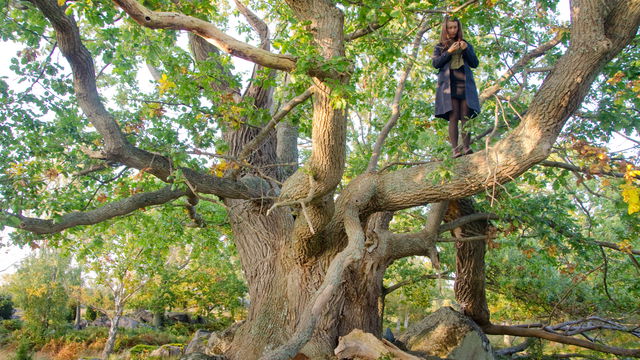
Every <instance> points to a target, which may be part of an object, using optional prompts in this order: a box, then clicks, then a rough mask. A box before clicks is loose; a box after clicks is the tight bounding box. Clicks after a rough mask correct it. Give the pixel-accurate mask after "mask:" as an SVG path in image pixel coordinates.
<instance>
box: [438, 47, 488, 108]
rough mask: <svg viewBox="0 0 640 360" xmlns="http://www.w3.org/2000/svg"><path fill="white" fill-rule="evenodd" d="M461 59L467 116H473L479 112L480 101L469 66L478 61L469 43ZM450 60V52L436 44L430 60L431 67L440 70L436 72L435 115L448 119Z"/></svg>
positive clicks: (476, 64) (474, 64)
mask: <svg viewBox="0 0 640 360" xmlns="http://www.w3.org/2000/svg"><path fill="white" fill-rule="evenodd" d="M462 59H463V60H464V73H465V75H466V79H465V84H464V85H465V86H464V91H465V97H466V99H467V106H468V107H469V110H470V111H469V114H470V116H469V117H472V118H473V117H476V116H477V115H478V113H480V101H479V100H478V89H477V88H476V82H475V81H474V80H473V74H472V73H471V68H476V67H478V64H479V63H478V57H477V56H476V53H475V52H474V51H473V46H471V44H469V43H467V48H466V49H465V50H463V51H462ZM450 61H451V54H449V52H447V51H444V47H443V46H442V45H436V48H435V50H434V51H433V60H432V61H431V63H432V64H433V67H435V68H436V69H440V72H438V90H437V91H436V116H437V117H439V118H443V119H448V116H447V113H448V112H449V111H451V77H450V76H449V71H450V70H449V65H450Z"/></svg>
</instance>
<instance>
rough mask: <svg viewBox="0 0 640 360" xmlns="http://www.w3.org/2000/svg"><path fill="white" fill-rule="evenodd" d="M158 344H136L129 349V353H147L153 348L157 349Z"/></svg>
mask: <svg viewBox="0 0 640 360" xmlns="http://www.w3.org/2000/svg"><path fill="white" fill-rule="evenodd" d="M158 347H159V346H157V345H147V344H138V345H136V346H134V347H132V348H131V349H129V354H131V355H141V354H148V353H150V352H152V351H153V350H155V349H157V348H158Z"/></svg>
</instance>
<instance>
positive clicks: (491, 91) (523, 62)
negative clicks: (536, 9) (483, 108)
mask: <svg viewBox="0 0 640 360" xmlns="http://www.w3.org/2000/svg"><path fill="white" fill-rule="evenodd" d="M561 40H562V32H561V31H558V32H556V35H555V36H554V37H553V39H551V40H549V41H547V42H546V43H544V44H541V45H540V46H538V47H537V48H535V49H533V50H531V51H529V52H528V53H526V54H525V55H524V56H523V57H521V58H520V60H518V62H516V63H515V64H514V65H513V66H511V67H510V68H509V70H507V71H506V72H505V73H504V74H502V76H500V78H498V80H496V82H495V83H494V84H493V85H491V86H489V87H488V88H486V89H484V90H483V91H482V92H481V93H480V96H479V100H480V103H481V104H482V103H483V102H485V101H486V100H487V99H488V98H490V97H491V96H493V95H495V94H497V93H498V91H500V89H502V84H503V83H504V82H505V81H507V80H509V79H511V78H512V77H513V76H514V75H515V74H516V73H517V72H519V71H520V70H522V69H524V67H525V66H527V63H529V61H531V60H533V59H535V58H537V57H540V56H542V55H544V54H545V53H546V52H547V51H549V50H551V49H552V48H554V47H555V46H556V45H558V44H559V43H560V41H561Z"/></svg>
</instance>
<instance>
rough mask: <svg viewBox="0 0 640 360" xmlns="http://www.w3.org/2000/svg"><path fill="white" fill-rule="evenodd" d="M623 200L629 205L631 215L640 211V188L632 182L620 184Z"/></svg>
mask: <svg viewBox="0 0 640 360" xmlns="http://www.w3.org/2000/svg"><path fill="white" fill-rule="evenodd" d="M620 189H621V190H622V200H623V201H624V202H625V203H627V204H628V205H629V208H628V210H627V212H628V213H629V215H631V214H633V213H636V212H638V211H640V189H639V188H638V187H637V186H634V185H632V184H628V183H627V184H622V185H620Z"/></svg>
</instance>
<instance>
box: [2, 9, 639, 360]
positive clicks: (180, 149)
mask: <svg viewBox="0 0 640 360" xmlns="http://www.w3.org/2000/svg"><path fill="white" fill-rule="evenodd" d="M500 3H502V4H500V5H498V4H494V2H490V1H486V2H478V1H468V2H466V3H462V2H452V3H448V2H429V1H425V2H417V1H372V2H358V1H348V0H346V1H339V2H334V1H330V0H286V1H284V2H276V1H274V2H258V3H256V4H252V5H253V6H254V10H255V9H256V8H257V10H260V11H259V12H253V11H252V10H251V9H250V8H249V7H247V6H246V5H245V4H242V3H241V2H240V1H239V0H236V1H235V7H236V9H237V11H238V12H239V13H240V14H242V15H243V17H244V19H245V20H246V23H247V24H249V25H250V26H251V28H252V29H253V31H254V32H253V33H248V34H257V37H256V39H255V40H252V39H251V37H255V35H247V37H248V39H247V40H246V41H240V40H237V39H235V38H233V37H231V36H230V35H228V34H227V33H225V31H223V30H222V29H224V28H225V27H226V25H225V24H227V20H226V16H227V15H228V13H229V10H228V9H227V8H226V7H225V6H224V5H220V4H217V3H215V2H212V3H208V2H199V1H185V2H180V1H173V2H169V1H166V2H165V1H149V2H138V1H136V0H114V1H113V3H107V2H103V1H100V2H93V3H92V2H90V1H87V2H67V3H65V2H64V1H57V2H56V1H52V0H31V1H29V2H28V3H17V4H16V3H13V4H11V6H12V7H13V9H14V10H12V12H11V13H10V14H8V15H6V19H5V22H6V23H7V29H6V30H5V31H4V34H5V35H4V36H5V37H6V38H9V39H12V40H16V41H23V42H25V43H26V44H27V45H28V48H27V49H25V50H24V51H23V52H21V54H20V55H21V58H22V60H23V63H22V65H24V66H22V65H19V63H18V61H16V62H15V63H14V65H12V66H13V68H14V69H15V70H16V71H17V72H20V71H22V74H23V76H25V77H26V78H29V79H31V80H32V85H31V87H30V88H29V89H27V90H26V91H24V94H25V95H20V96H18V95H16V94H17V93H16V92H10V91H8V90H7V89H9V88H11V87H10V86H9V85H8V84H6V83H5V84H4V85H5V91H4V96H5V98H6V99H9V98H11V97H12V96H13V98H12V101H7V102H5V108H4V110H3V111H5V116H7V121H6V122H5V125H3V131H6V132H7V134H9V135H10V136H8V137H7V141H6V142H5V143H4V144H3V146H4V148H3V152H4V154H3V155H4V156H6V158H7V159H11V162H7V165H6V166H5V167H4V170H5V180H6V182H5V183H4V184H3V191H4V194H3V197H4V198H3V201H4V202H5V203H6V204H7V206H4V205H3V208H6V210H3V215H2V219H3V222H4V223H5V224H6V225H9V226H13V227H15V228H17V229H21V230H22V231H21V232H20V234H21V235H20V236H22V237H23V239H27V240H33V239H38V238H39V236H42V235H44V234H55V233H60V232H63V231H65V230H66V229H72V228H74V227H78V226H84V225H92V224H96V223H99V222H103V221H108V220H109V219H112V218H115V217H118V216H123V215H127V214H131V213H134V212H136V211H139V210H141V209H144V208H147V207H150V206H156V205H161V204H169V203H178V204H181V205H183V206H185V208H186V209H187V213H186V214H185V217H186V216H189V217H191V218H192V219H193V224H194V225H195V226H202V225H203V219H202V218H201V217H200V216H199V214H198V212H197V209H198V202H199V201H214V202H215V201H218V199H219V200H220V201H221V202H222V203H223V204H224V206H225V207H226V210H227V213H228V219H229V222H230V224H231V227H232V229H233V241H234V242H235V244H236V247H237V250H238V253H239V256H240V259H241V263H242V267H243V270H244V274H245V277H246V281H247V284H248V288H249V296H250V305H249V310H248V318H247V320H246V322H245V323H244V324H243V325H242V326H241V327H240V329H239V330H238V331H237V333H236V334H235V337H234V342H233V345H232V347H231V349H230V350H229V351H228V353H227V354H226V355H228V356H229V358H231V359H257V358H261V357H263V358H268V359H285V358H290V357H293V356H294V355H296V354H297V353H303V354H304V355H306V356H308V357H309V358H314V359H317V358H323V357H326V356H329V355H330V354H332V353H333V349H334V348H335V346H336V345H337V341H338V337H339V336H340V335H344V334H346V333H348V332H350V331H351V330H352V329H355V328H359V329H363V330H365V331H368V332H372V333H374V334H380V332H381V329H380V324H381V322H380V311H379V299H380V298H381V295H382V292H383V287H382V278H383V275H384V272H385V270H386V269H387V267H388V266H389V265H390V264H391V263H392V262H393V261H395V260H398V259H401V258H404V257H409V256H414V255H428V256H430V257H431V258H432V260H433V261H434V263H436V262H437V251H436V247H435V241H436V238H437V235H438V234H439V233H441V232H444V231H446V230H449V229H451V228H454V226H453V225H450V226H448V227H447V226H441V222H442V220H443V217H444V218H446V219H447V220H452V221H455V219H456V218H459V217H460V216H463V215H469V216H470V217H467V218H466V220H464V218H462V220H461V221H459V222H458V223H456V224H455V227H462V229H465V228H464V225H465V221H474V220H478V217H475V218H474V217H473V216H472V215H473V211H469V212H464V211H462V212H460V211H458V212H457V213H456V211H454V209H452V208H451V207H450V208H449V212H448V213H447V216H445V211H446V210H447V202H452V201H458V200H460V202H458V204H462V205H464V204H467V205H469V201H470V200H468V199H467V200H461V199H465V198H468V197H470V196H472V195H474V194H477V193H479V192H482V191H484V190H486V189H494V188H496V186H499V185H500V184H504V183H506V182H509V181H512V180H513V179H515V178H517V177H518V176H519V175H521V174H523V173H524V172H526V171H527V170H528V169H530V168H531V167H532V166H534V165H535V164H537V163H539V162H541V161H543V160H545V159H546V158H547V156H548V155H549V154H550V152H551V151H552V147H553V145H554V143H555V142H556V139H557V138H558V136H559V134H560V132H561V130H562V128H563V126H564V125H565V123H566V122H567V120H568V119H569V118H570V116H572V114H574V112H575V111H576V110H577V109H579V107H580V106H581V103H582V102H583V100H584V98H585V96H586V95H587V94H588V92H589V91H590V89H591V86H592V83H593V82H594V80H595V79H596V77H597V76H598V75H599V74H600V73H601V71H602V69H603V67H604V66H605V65H606V64H608V63H609V62H610V61H611V60H612V59H614V58H616V56H618V55H619V54H620V53H621V52H622V51H624V49H625V47H626V46H627V45H629V44H630V43H631V42H632V41H633V40H634V39H635V37H636V33H637V30H638V25H639V24H640V1H638V0H613V1H606V2H605V1H600V0H575V1H572V2H571V23H570V26H569V27H568V28H561V27H557V28H555V31H554V32H549V31H546V29H545V27H549V28H551V27H552V26H557V25H558V24H555V23H554V22H553V21H552V19H550V18H549V17H548V14H550V13H553V11H552V9H554V8H555V6H556V4H555V2H553V1H538V2H535V4H530V5H527V4H520V3H519V2H513V3H512V2H510V1H506V2H500ZM15 9H19V10H15ZM168 10H173V12H165V11H168ZM18 11H19V12H18ZM446 12H449V13H456V14H458V15H459V16H462V17H463V21H464V22H465V23H467V24H471V25H472V26H471V27H470V29H468V32H467V37H468V38H469V39H470V41H474V42H475V43H476V45H477V48H478V49H479V50H480V51H479V52H480V55H481V61H483V57H484V59H486V61H485V68H484V69H482V71H483V72H482V75H481V76H480V79H481V80H482V83H483V84H484V85H483V86H481V92H482V93H481V96H480V97H481V101H483V102H485V101H486V102H488V101H490V100H488V99H496V101H500V98H499V97H498V96H497V95H498V93H499V92H500V91H501V90H502V89H503V87H505V86H510V87H511V89H512V90H513V89H517V87H513V84H511V85H509V84H510V83H509V81H510V80H511V79H513V78H514V75H516V74H517V73H519V72H523V71H524V72H527V71H529V70H528V69H527V66H528V64H529V62H530V61H532V60H533V59H536V58H540V57H541V56H546V55H545V54H546V53H547V52H548V51H550V50H551V49H554V47H556V46H557V45H558V44H559V43H561V42H562V41H564V42H563V44H565V45H566V47H565V48H564V49H557V48H556V49H555V50H554V51H555V52H554V54H553V55H549V56H547V57H545V61H544V62H543V65H546V67H547V69H546V72H545V74H547V75H546V77H544V79H543V80H541V81H540V82H539V83H538V84H536V85H535V86H533V87H534V89H533V90H532V86H528V87H525V89H524V91H525V92H526V93H527V96H529V97H528V98H527V99H525V100H522V103H521V104H523V105H522V108H521V111H520V114H519V115H517V116H516V115H513V116H512V118H510V119H509V120H508V121H507V122H509V123H511V124H515V125H514V126H513V128H512V129H508V130H506V131H505V130H504V129H500V130H499V129H498V127H497V126H495V127H494V131H493V132H491V139H490V141H486V142H485V141H482V142H483V143H484V144H480V145H475V146H476V147H477V150H478V151H477V152H476V153H474V154H472V155H468V156H464V157H462V158H458V159H448V152H446V153H445V152H444V151H443V145H442V144H443V143H444V142H443V140H442V139H441V138H440V139H439V140H436V138H437V136H435V134H433V135H432V136H431V137H430V138H429V139H430V140H431V141H432V144H430V145H429V144H428V143H427V145H425V147H426V149H427V151H423V152H420V151H414V153H413V154H404V155H403V154H402V151H395V150H388V149H386V148H388V147H394V146H396V147H399V148H401V149H402V146H400V145H399V144H398V143H397V142H396V143H394V144H395V145H393V146H390V145H387V146H386V147H385V142H387V143H388V142H389V141H392V139H389V141H387V138H388V137H389V135H390V134H394V132H393V131H394V127H396V126H400V124H399V123H403V122H405V123H406V122H414V121H416V120H415V119H418V120H417V121H418V122H420V121H422V122H423V123H425V124H426V123H428V121H429V116H431V114H432V110H430V109H428V104H429V103H430V102H432V101H433V94H434V92H433V89H434V87H435V84H434V83H433V81H434V77H433V76H429V74H430V72H432V71H433V70H432V69H430V68H429V63H430V59H429V56H430V51H431V48H432V45H433V44H434V42H433V40H431V42H430V43H429V44H426V45H425V44H423V41H424V38H425V37H426V36H430V37H431V38H432V39H435V38H436V37H437V31H438V27H439V23H440V21H441V19H442V14H443V13H446ZM257 13H259V14H263V15H261V16H258V15H257ZM7 19H8V20H7ZM510 19H515V20H513V22H512V23H510V22H509V21H510ZM134 21H135V23H134ZM492 21H495V22H496V24H498V23H499V24H500V26H494V24H493V23H492ZM136 23H137V24H136ZM474 23H476V24H477V25H474ZM515 23H517V24H518V25H514V24H515ZM510 26H511V27H512V28H510ZM51 29H53V31H51ZM150 29H166V30H171V31H165V30H150ZM240 29H241V30H242V29H245V30H246V29H247V28H246V26H245V27H244V28H243V27H242V26H240ZM513 29H518V32H516V33H515V34H513V35H512V36H513V37H515V39H516V43H517V44H516V45H513V46H514V48H515V49H516V50H514V51H512V52H510V53H508V54H500V53H499V52H500V51H501V49H499V48H498V47H496V46H495V45H496V44H500V41H498V38H499V37H503V38H504V39H505V40H503V41H505V42H506V41H509V40H507V39H509V35H511V34H510V31H511V30H513ZM173 30H180V31H182V32H181V33H184V32H187V33H188V34H189V36H188V42H189V50H190V53H187V52H186V51H185V50H181V49H180V48H179V47H178V46H176V41H177V40H178V38H177V35H176V34H177V33H178V32H176V31H173ZM429 30H431V31H429ZM271 31H274V34H271ZM492 33H493V34H492ZM425 34H431V35H425ZM492 37H493V39H495V40H493V39H488V38H492ZM183 38H184V37H183ZM567 39H568V42H567ZM40 42H43V45H39V44H40ZM250 43H257V45H251V44H250ZM276 45H277V49H275V50H274V49H273V47H275V46H276ZM45 48H46V49H48V50H49V51H50V53H49V55H48V56H47V58H46V59H45V60H44V61H42V62H35V63H34V62H33V60H35V59H36V58H38V55H39V54H38V52H37V50H38V49H45ZM58 51H59V52H60V53H61V54H62V55H63V56H64V58H65V59H66V61H67V62H68V64H69V66H70V71H71V73H72V76H73V82H72V88H70V85H71V84H70V83H69V81H68V79H66V78H65V76H64V74H65V73H66V70H65V68H64V67H62V66H60V65H59V64H57V63H56V61H55V54H57V52H58ZM483 52H484V53H483ZM225 53H226V54H230V55H232V56H235V57H239V58H242V59H245V60H248V61H250V62H253V63H254V64H255V68H254V72H253V74H252V78H251V81H250V83H249V85H248V86H247V88H246V90H245V91H244V93H243V92H242V86H241V84H240V83H239V82H238V80H237V77H235V76H234V74H233V72H232V70H231V69H230V66H229V61H228V59H227V58H226V57H225ZM623 56H624V55H623ZM497 59H503V60H504V61H505V62H506V63H509V64H511V66H510V67H508V68H507V70H506V72H505V73H504V74H502V73H496V69H500V68H505V64H504V63H501V62H499V61H497ZM143 62H144V63H147V64H148V67H149V69H150V71H151V73H152V74H154V77H155V79H156V80H157V83H158V88H157V91H153V92H152V93H149V92H146V93H145V91H144V90H140V89H139V88H138V86H137V85H136V84H137V82H136V79H135V73H136V70H137V69H138V66H139V65H140V64H141V63H143ZM29 63H33V64H35V65H33V67H32V68H29V65H28V64H29ZM96 63H99V64H101V66H100V67H99V68H96V66H95V64H96ZM25 64H26V65H25ZM110 67H112V68H113V69H109V68H110ZM490 70H493V72H491V71H490ZM42 78H44V79H48V78H51V80H48V81H49V82H47V83H46V84H45V85H46V86H45V87H46V88H48V87H50V88H51V89H54V90H55V91H52V92H48V91H45V93H44V95H42V94H40V95H38V94H37V92H36V91H35V89H33V88H34V85H35V84H38V83H40V82H41V79H42ZM12 85H13V84H12ZM107 88H111V89H112V90H110V91H109V92H107V91H106V90H103V89H107ZM31 90H34V91H31ZM54 93H55V94H54ZM513 93H514V94H516V90H514V91H513ZM69 94H71V95H69ZM518 96H520V95H518ZM109 97H113V99H111V100H105V99H106V98H109ZM403 97H404V98H410V99H411V101H410V104H411V106H409V105H408V104H409V103H408V102H403ZM514 97H515V96H514ZM309 98H310V100H308V99H309ZM52 104H53V105H52ZM403 104H404V105H405V108H404V109H403V108H402V106H401V105H403ZM424 104H427V105H426V106H424ZM76 106H79V108H80V109H81V112H80V111H78V110H77V109H76ZM379 106H384V107H388V109H387V110H386V111H381V110H380V109H379ZM496 106H497V105H496ZM505 106H506V105H505ZM376 109H377V110H376ZM496 109H497V107H496ZM496 111H497V110H496ZM47 113H49V114H54V116H53V117H54V118H55V119H51V115H46V114H47ZM374 113H375V114H376V116H375V117H376V119H375V121H371V119H369V120H370V124H374V125H375V126H374V125H372V126H371V128H370V129H371V130H372V131H373V132H372V133H370V134H368V137H367V138H365V136H360V140H361V141H355V143H353V142H351V140H350V139H353V137H354V136H355V137H356V138H357V137H359V135H362V132H363V129H364V128H366V125H363V124H362V119H361V117H362V116H363V114H369V115H370V116H371V114H374ZM496 114H497V112H496ZM359 118H360V122H359V123H358V119H359ZM489 118H491V119H492V121H493V114H492V115H491V116H486V117H485V119H489ZM496 119H497V117H496ZM485 125H487V126H488V125H489V124H485ZM438 126H439V125H438ZM438 126H436V128H437V127H438ZM417 129H418V128H415V127H414V128H407V127H406V125H405V127H404V128H403V131H405V132H407V131H413V132H415V131H417ZM423 131H425V132H427V129H424V128H423ZM33 134H40V135H39V136H40V137H38V138H34V135H33ZM374 139H375V141H374ZM414 139H415V138H414ZM496 139H497V140H496ZM416 141H418V140H416ZM421 141H423V142H424V139H422V140H421ZM61 142H62V144H61ZM16 144H18V145H16ZM483 145H484V146H483ZM299 148H302V149H303V151H302V153H301V154H299ZM409 148H411V149H412V150H416V149H415V148H412V147H411V146H409ZM223 150H224V151H223ZM354 152H356V153H357V152H360V153H359V154H358V155H359V159H360V161H359V162H354V161H350V160H349V155H350V154H353V153H354ZM211 159H214V161H215V165H212V162H211V161H212V160H211ZM363 159H364V160H363ZM381 159H386V160H387V161H388V162H389V163H390V164H388V165H390V166H385V167H380V164H379V162H380V161H381ZM299 160H301V161H300V163H299ZM394 161H395V162H396V163H395V164H393V163H392V162H394ZM398 162H400V163H398ZM78 165H83V166H84V167H80V168H79V167H78ZM347 165H349V166H347ZM136 169H137V171H138V173H137V174H133V175H134V176H131V177H129V178H127V180H126V181H120V180H121V179H120V177H121V176H122V175H123V173H126V174H131V173H132V172H134V170H136ZM32 173H38V174H40V176H41V177H40V179H41V181H35V180H33V179H32V180H28V179H27V180H25V177H24V176H23V175H24V174H32ZM63 175H64V176H63ZM214 196H215V198H214ZM427 204H432V206H431V207H430V211H429V217H428V220H427V221H426V223H425V224H424V230H422V231H420V232H417V233H404V234H398V233H394V232H391V231H390V230H389V226H388V225H389V222H390V221H391V219H392V217H393V212H395V211H399V210H403V209H408V208H412V207H419V206H425V205H427ZM469 206H472V204H471V205H469ZM459 208H464V206H459ZM483 219H484V220H486V215H485V216H484V218H483ZM204 222H206V219H205V221H204ZM464 231H466V230H464ZM482 231H486V229H484V230H483V229H481V230H480V232H482ZM29 234H32V235H29ZM458 251H459V257H460V268H459V271H460V272H459V274H458V277H457V283H456V292H457V297H458V300H459V301H460V302H461V304H462V306H463V309H464V310H465V311H466V312H467V314H469V315H470V316H471V317H472V318H473V319H474V320H476V322H478V323H479V324H481V325H483V326H484V327H485V329H486V330H487V331H489V332H496V333H499V332H501V331H503V329H501V328H499V327H497V326H493V325H491V323H490V319H489V313H488V310H487V305H486V300H485V299H484V267H483V266H484V265H483V262H482V257H483V254H484V243H483V242H475V243H464V244H461V245H460V246H459V249H458ZM465 259H467V260H469V261H468V262H467V263H466V266H467V268H466V270H465ZM471 260H474V261H471ZM522 335H525V336H530V335H531V334H522ZM533 336H536V335H535V334H534V335H533ZM565 340H566V339H565ZM585 342H586V341H585ZM579 345H584V344H582V343H581V344H579ZM605 350H607V349H605Z"/></svg>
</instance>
